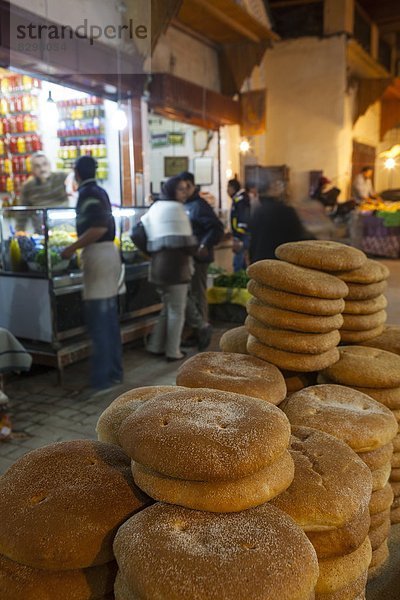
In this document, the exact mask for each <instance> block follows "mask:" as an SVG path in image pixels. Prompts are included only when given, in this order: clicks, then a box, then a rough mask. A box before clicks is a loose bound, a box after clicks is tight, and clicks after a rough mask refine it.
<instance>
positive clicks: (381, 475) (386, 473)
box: [371, 463, 392, 492]
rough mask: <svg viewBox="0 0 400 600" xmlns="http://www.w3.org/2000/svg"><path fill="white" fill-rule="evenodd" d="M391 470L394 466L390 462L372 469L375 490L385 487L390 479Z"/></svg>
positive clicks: (373, 488) (373, 489)
mask: <svg viewBox="0 0 400 600" xmlns="http://www.w3.org/2000/svg"><path fill="white" fill-rule="evenodd" d="M391 470H392V468H391V466H390V463H388V464H386V465H383V467H379V469H374V470H373V471H371V475H372V491H373V492H376V491H377V490H381V489H382V488H384V487H385V485H386V484H387V482H388V481H389V477H390V472H391Z"/></svg>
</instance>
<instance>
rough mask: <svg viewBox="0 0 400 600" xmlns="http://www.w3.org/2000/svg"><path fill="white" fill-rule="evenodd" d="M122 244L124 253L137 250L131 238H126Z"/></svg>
mask: <svg viewBox="0 0 400 600" xmlns="http://www.w3.org/2000/svg"><path fill="white" fill-rule="evenodd" d="M121 242H122V243H121V249H122V252H134V251H135V250H137V247H136V245H135V244H134V243H133V242H132V240H131V238H130V237H129V236H124V237H123V238H122V240H121Z"/></svg>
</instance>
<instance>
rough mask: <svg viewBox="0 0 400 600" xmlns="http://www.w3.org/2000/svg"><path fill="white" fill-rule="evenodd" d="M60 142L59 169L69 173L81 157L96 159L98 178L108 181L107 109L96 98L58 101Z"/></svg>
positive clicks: (101, 101)
mask: <svg viewBox="0 0 400 600" xmlns="http://www.w3.org/2000/svg"><path fill="white" fill-rule="evenodd" d="M57 108H58V112H59V128H58V131H57V135H58V138H59V140H60V148H59V150H58V159H57V169H58V170H60V171H65V172H69V171H70V170H71V169H72V168H73V165H74V162H75V161H76V159H77V158H79V157H80V156H85V155H86V156H93V158H95V159H96V160H97V178H98V179H100V180H103V181H104V180H106V179H108V161H107V146H106V137H105V110H104V104H103V100H102V99H101V98H98V97H96V96H89V97H87V98H77V99H73V100H63V101H61V102H57Z"/></svg>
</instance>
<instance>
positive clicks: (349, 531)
mask: <svg viewBox="0 0 400 600" xmlns="http://www.w3.org/2000/svg"><path fill="white" fill-rule="evenodd" d="M369 527H370V516H369V509H368V507H367V508H366V509H364V510H363V511H360V512H359V513H358V515H357V516H356V517H355V518H354V519H353V520H352V521H349V522H348V523H346V525H344V526H343V527H340V528H338V529H331V530H330V531H307V532H306V535H307V537H308V539H309V540H310V542H311V543H312V545H313V546H314V550H315V551H316V553H317V556H318V557H319V558H331V557H333V556H343V555H344V554H350V553H351V552H354V550H357V548H358V547H359V546H360V545H361V544H362V542H363V540H365V538H366V537H367V535H368V531H369Z"/></svg>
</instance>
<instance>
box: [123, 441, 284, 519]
mask: <svg viewBox="0 0 400 600" xmlns="http://www.w3.org/2000/svg"><path fill="white" fill-rule="evenodd" d="M132 473H133V478H134V480H135V483H136V484H137V485H138V486H139V487H140V489H142V490H143V491H145V492H146V493H147V494H148V495H149V496H150V497H151V498H154V500H159V501H161V502H167V503H168V504H177V505H179V506H186V508H193V509H194V510H205V511H209V512H238V511H241V510H247V509H248V508H253V507H254V506H259V505H260V504H264V502H268V500H271V498H275V496H277V495H278V494H281V493H282V492H284V491H285V490H286V489H287V488H288V487H289V485H290V484H291V483H292V481H293V477H294V464H293V459H292V458H291V455H290V454H289V452H288V451H287V450H285V452H284V453H283V454H282V456H280V457H279V458H278V459H277V460H275V461H274V462H273V463H272V464H271V465H269V466H268V467H265V469H261V471H257V472H256V473H254V474H252V475H248V476H247V477H243V478H241V479H234V480H231V481H211V482H210V481H188V480H185V479H177V478H174V477H167V476H166V475H161V474H160V473H156V472H155V471H152V470H151V469H149V468H148V467H144V466H143V465H139V464H138V463H135V462H133V463H132Z"/></svg>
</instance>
